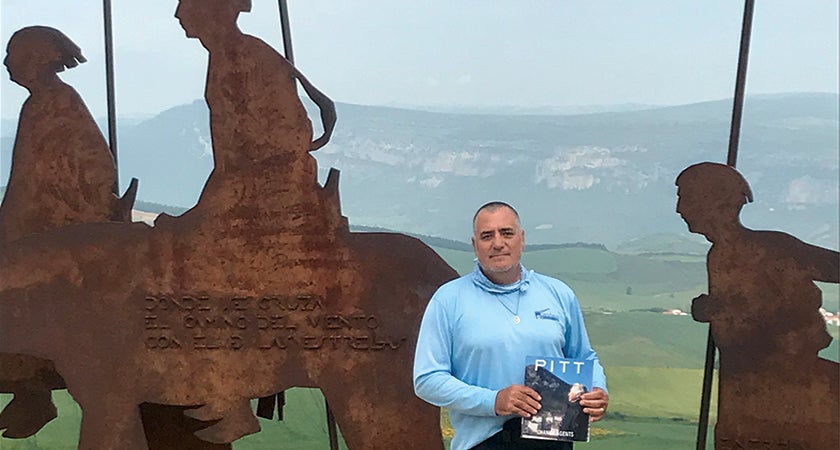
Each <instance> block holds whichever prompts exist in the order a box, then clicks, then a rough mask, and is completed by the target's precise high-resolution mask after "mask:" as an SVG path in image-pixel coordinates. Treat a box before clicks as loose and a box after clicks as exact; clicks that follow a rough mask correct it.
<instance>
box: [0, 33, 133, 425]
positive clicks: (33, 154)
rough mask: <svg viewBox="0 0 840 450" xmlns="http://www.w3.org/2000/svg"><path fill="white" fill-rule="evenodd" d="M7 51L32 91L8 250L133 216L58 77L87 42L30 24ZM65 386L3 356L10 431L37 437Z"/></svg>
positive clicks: (16, 76)
mask: <svg viewBox="0 0 840 450" xmlns="http://www.w3.org/2000/svg"><path fill="white" fill-rule="evenodd" d="M6 53H7V55H6V59H5V61H4V62H5V65H6V68H7V69H8V71H9V76H10V78H11V80H12V81H14V82H15V83H17V84H19V85H21V86H23V87H24V88H26V89H27V90H28V91H29V92H30V95H29V98H28V99H27V100H26V102H25V103H24V105H23V108H22V109H21V112H20V119H19V121H18V132H17V136H16V138H15V146H14V153H13V156H12V170H11V173H10V181H9V188H8V190H7V192H6V195H5V198H4V201H3V204H2V205H0V253H2V252H3V249H4V248H5V247H6V246H7V245H8V243H10V242H12V241H15V240H18V239H20V238H23V237H25V236H27V235H32V234H37V233H39V232H42V231H45V230H48V229H51V228H57V227H61V226H64V225H69V224H74V223H89V222H104V221H107V220H109V219H123V220H125V219H127V216H128V214H130V210H131V206H130V205H128V207H127V209H126V208H125V205H120V203H119V202H118V200H117V198H116V197H115V196H114V195H113V194H112V193H111V189H112V186H113V184H114V176H115V167H114V161H113V159H112V158H111V153H110V151H109V149H108V145H107V144H106V143H105V140H104V138H103V137H102V133H100V132H99V128H98V127H97V125H96V122H94V120H93V117H92V116H91V114H90V112H89V111H88V109H87V107H86V106H85V104H84V102H83V101H82V99H81V97H80V96H79V94H78V93H77V92H76V91H75V90H74V89H73V88H72V87H70V86H69V85H67V84H65V83H64V82H63V81H61V79H60V78H59V77H58V75H57V72H60V71H63V70H64V69H65V68H72V67H76V66H77V65H78V64H79V63H83V62H85V58H84V57H83V56H82V52H81V50H80V49H79V47H78V46H76V45H75V44H74V43H73V42H72V41H71V40H70V39H69V38H67V36H65V35H64V34H63V33H61V32H60V31H58V30H56V29H53V28H49V27H27V28H24V29H21V30H19V31H17V32H16V33H15V34H14V35H12V37H11V39H10V40H9V43H8V47H7V49H6ZM118 207H121V209H119V210H118ZM63 385H64V382H63V380H61V377H60V376H58V375H57V374H56V373H55V371H54V370H53V368H52V363H51V362H49V361H45V360H40V359H37V358H33V357H31V356H26V355H9V354H2V355H0V392H12V393H14V394H15V396H14V399H13V400H12V402H11V403H10V404H9V405H8V406H7V407H6V408H5V409H4V410H3V412H2V413H0V429H2V430H5V431H4V432H3V435H4V436H5V437H14V438H22V437H27V436H31V435H32V434H34V433H35V432H37V431H38V430H39V429H40V428H41V427H42V426H43V425H44V424H45V423H47V422H49V421H50V420H52V419H53V418H54V417H55V415H56V411H55V406H54V405H53V404H52V401H51V398H50V389H51V388H52V389H55V388H62V387H63Z"/></svg>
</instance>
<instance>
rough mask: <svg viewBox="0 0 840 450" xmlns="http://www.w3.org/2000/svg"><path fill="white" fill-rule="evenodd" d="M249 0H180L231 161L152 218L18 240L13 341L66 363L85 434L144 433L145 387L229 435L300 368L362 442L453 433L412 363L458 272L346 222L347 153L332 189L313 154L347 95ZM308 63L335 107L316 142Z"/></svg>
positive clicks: (1, 292) (215, 126)
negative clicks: (444, 427)
mask: <svg viewBox="0 0 840 450" xmlns="http://www.w3.org/2000/svg"><path fill="white" fill-rule="evenodd" d="M247 5H248V2H227V1H219V0H216V1H195V0H183V1H181V2H180V4H179V8H178V11H177V17H178V18H179V20H180V21H181V24H182V26H183V27H184V29H185V31H186V32H187V36H189V37H197V38H199V39H200V40H201V43H202V45H204V46H205V48H207V49H208V51H209V53H210V58H209V65H208V76H207V87H206V100H207V103H208V105H209V106H210V110H211V113H210V116H211V133H212V138H213V148H214V160H215V169H214V170H213V172H212V174H211V176H210V178H209V179H208V181H207V184H206V185H205V188H204V190H203V192H202V194H201V198H200V200H199V203H198V204H197V205H196V206H195V207H194V208H193V209H191V210H190V211H188V212H187V213H185V214H184V215H183V216H181V217H169V216H161V217H160V218H159V219H158V220H157V221H156V222H155V226H154V227H148V226H147V225H145V224H140V223H135V224H125V223H99V224H93V223H90V224H83V225H76V226H68V227H62V228H59V229H55V230H50V231H46V232H44V233H41V234H39V235H38V236H37V238H30V239H20V240H17V241H15V242H14V243H11V244H9V245H8V246H6V248H4V251H3V253H2V255H0V351H2V352H5V353H17V354H24V355H30V356H33V357H37V358H42V359H45V360H49V361H52V362H53V363H54V364H55V368H56V370H57V372H58V373H60V374H61V375H62V377H63V378H64V380H65V382H66V384H67V388H68V390H69V391H70V393H71V394H72V395H73V397H74V398H75V399H76V401H77V402H78V403H79V404H80V406H81V408H82V413H83V419H82V429H81V434H80V442H79V447H80V448H85V449H111V448H122V449H143V448H147V442H146V439H145V437H144V429H143V425H142V424H141V420H140V410H139V409H138V405H140V404H144V403H149V404H162V405H171V406H172V407H177V410H176V413H174V414H175V416H176V417H181V416H180V415H179V414H181V411H183V414H185V415H186V416H188V417H189V418H191V419H196V420H200V421H213V423H212V425H210V426H208V427H204V428H201V429H198V430H197V431H196V435H197V436H198V437H200V438H201V439H203V440H205V441H207V442H211V443H220V444H223V443H227V442H231V441H233V440H235V439H237V438H239V437H241V436H243V435H246V434H249V433H254V432H256V431H258V429H259V428H258V422H257V420H256V418H255V416H254V415H253V412H252V411H251V406H250V403H249V400H250V399H253V398H258V397H264V396H268V395H270V394H273V393H276V392H279V391H281V390H284V389H287V388H289V387H293V386H305V387H320V388H321V390H322V391H323V393H324V395H325V396H326V398H327V400H328V401H329V404H330V407H331V408H332V410H333V411H334V413H335V416H336V419H337V422H338V425H339V427H340V428H341V432H342V434H343V436H344V438H345V440H346V442H347V445H348V447H349V448H351V449H365V450H366V449H392V448H416V449H424V450H425V449H435V448H443V444H442V439H441V434H440V426H439V419H440V415H439V410H438V408H435V407H432V406H430V405H428V404H426V403H425V402H423V401H421V400H419V399H418V398H416V397H415V395H414V393H413V387H412V383H411V370H412V369H411V368H412V358H413V352H414V343H415V338H416V334H417V331H418V328H419V323H420V319H421V316H422V314H423V311H424V309H425V305H426V303H427V301H428V299H429V298H430V297H431V295H432V293H433V292H434V290H435V289H436V288H437V287H438V286H439V285H440V284H442V283H443V282H445V281H447V280H449V279H452V278H454V277H455V276H456V273H455V272H454V271H453V270H452V269H451V268H450V267H449V266H447V265H446V264H445V263H444V262H443V260H441V259H440V258H439V257H438V256H437V255H436V254H435V253H434V252H433V251H432V250H431V249H429V248H428V247H426V246H425V245H424V244H422V243H421V242H420V241H418V240H416V239H413V238H409V237H406V236H403V235H398V234H386V233H376V234H356V233H350V232H349V229H348V227H347V221H346V219H345V218H344V217H342V216H341V212H340V206H339V199H338V190H337V189H338V188H337V186H338V177H337V171H333V172H332V173H331V176H330V178H329V180H328V182H327V184H326V186H325V187H323V188H321V187H320V186H319V185H318V183H317V179H316V166H315V161H314V159H313V158H312V156H311V155H310V154H309V152H310V151H311V150H314V149H317V148H318V147H320V146H321V145H323V144H325V143H326V141H327V140H328V139H329V134H330V133H331V132H332V123H331V122H334V108H333V107H332V102H330V101H329V99H327V98H326V97H325V96H324V95H323V94H322V93H320V92H319V91H317V89H315V88H314V86H312V85H311V84H310V83H309V82H308V81H307V80H306V79H305V78H304V77H303V76H302V75H301V74H300V73H299V72H297V70H295V69H294V68H293V67H292V66H291V65H290V64H288V62H286V61H285V60H284V59H283V58H282V57H281V56H280V55H278V54H277V53H276V52H275V51H274V50H273V49H271V48H270V47H269V46H267V45H266V44H265V43H263V42H262V41H260V40H259V39H256V38H254V37H252V36H247V35H244V34H242V33H241V32H239V30H238V29H237V28H236V25H235V22H236V18H237V15H238V13H239V12H241V11H242V10H246V9H247V8H246V6H247ZM295 78H297V79H298V80H299V81H300V82H301V84H302V86H303V87H304V90H305V91H306V92H307V94H309V95H310V97H313V100H314V101H315V102H316V104H318V105H319V106H320V107H321V109H322V111H321V118H322V120H323V121H324V122H325V124H324V129H325V130H326V132H325V134H324V135H323V136H320V137H319V138H317V139H315V140H314V141H313V139H312V131H311V124H310V122H309V119H308V118H307V117H306V112H305V111H304V109H303V106H302V104H301V103H300V100H299V99H298V98H297V96H296V95H295V93H294V92H295V90H294V79H295ZM11 188H12V186H10V190H11ZM74 188H78V187H74ZM9 209H10V213H12V212H13V211H14V210H12V209H11V208H9ZM33 330H34V331H33ZM144 412H146V411H144ZM161 414H163V413H161ZM166 414H173V413H172V410H171V409H170V410H168V411H167V412H166ZM170 417H171V416H170ZM154 420H157V423H167V422H168V421H167V419H165V418H162V415H156V416H154V417H150V418H149V420H146V425H147V429H146V431H147V432H148V425H149V423H151V422H152V421H154ZM195 423H196V422H191V426H195ZM158 445H159V447H158V448H178V446H177V445H176V444H166V443H165V442H164V441H163V440H161V441H159V442H158ZM167 445H171V447H167ZM280 446H281V444H280V443H278V448H280Z"/></svg>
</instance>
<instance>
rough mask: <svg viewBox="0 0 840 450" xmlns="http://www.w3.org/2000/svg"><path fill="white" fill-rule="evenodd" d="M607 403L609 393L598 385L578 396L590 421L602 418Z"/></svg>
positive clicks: (497, 401)
mask: <svg viewBox="0 0 840 450" xmlns="http://www.w3.org/2000/svg"><path fill="white" fill-rule="evenodd" d="M498 403H499V400H498V397H497V399H496V404H497V405H498ZM609 404H610V396H609V394H607V391H605V390H603V389H601V388H599V387H596V388H594V389H592V392H587V393H585V394H583V395H581V396H580V406H583V412H584V413H586V414H589V421H590V422H597V421H599V420H601V419H603V418H604V413H605V412H607V406H609Z"/></svg>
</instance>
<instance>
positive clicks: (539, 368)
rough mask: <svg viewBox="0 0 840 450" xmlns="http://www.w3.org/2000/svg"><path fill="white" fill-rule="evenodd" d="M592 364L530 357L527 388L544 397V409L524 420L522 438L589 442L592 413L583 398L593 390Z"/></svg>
mask: <svg viewBox="0 0 840 450" xmlns="http://www.w3.org/2000/svg"><path fill="white" fill-rule="evenodd" d="M592 372H593V362H592V361H587V360H578V359H568V358H551V357H542V356H529V357H528V358H527V359H526V366H525V383H524V384H525V386H528V387H530V388H532V389H534V390H535V391H537V392H538V393H539V394H540V396H541V397H542V400H541V402H540V403H541V404H542V408H541V409H540V410H539V411H538V412H537V413H536V414H534V415H533V416H532V417H531V418H529V419H525V418H523V419H522V437H523V438H529V439H545V440H555V441H584V442H586V441H589V414H585V413H584V412H583V407H582V406H581V405H580V396H581V395H583V394H584V393H585V392H589V391H590V390H592Z"/></svg>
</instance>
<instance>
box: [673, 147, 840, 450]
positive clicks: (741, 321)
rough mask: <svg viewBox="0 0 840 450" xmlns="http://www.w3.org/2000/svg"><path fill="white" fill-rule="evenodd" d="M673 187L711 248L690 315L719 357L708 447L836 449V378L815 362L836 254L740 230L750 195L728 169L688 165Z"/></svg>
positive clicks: (823, 340)
mask: <svg viewBox="0 0 840 450" xmlns="http://www.w3.org/2000/svg"><path fill="white" fill-rule="evenodd" d="M677 186H678V196H679V200H678V203H677V212H678V213H679V214H680V215H681V216H682V217H683V219H684V220H685V221H686V223H687V224H688V226H689V230H690V231H692V232H694V233H699V234H702V235H704V236H706V238H707V239H708V240H709V241H710V242H711V243H712V247H711V249H710V251H709V255H708V261H707V266H708V275H709V293H708V294H704V295H701V296H699V297H698V298H696V299H695V300H694V301H693V303H692V316H693V317H694V319H695V320H697V321H700V322H708V323H709V324H710V326H711V332H712V335H713V337H714V341H715V344H717V346H718V348H719V350H720V369H719V384H718V386H719V391H718V421H717V425H716V426H715V448H719V449H730V448H732V449H734V448H756V449H758V448H802V449H806V448H807V449H836V448H838V447H840V442H838V430H840V419H839V418H838V415H840V392H839V390H840V369H839V368H838V364H837V363H834V362H831V361H827V360H824V359H821V358H819V357H818V352H819V351H820V350H821V349H823V348H825V347H827V346H828V345H829V343H830V342H831V336H830V335H829V334H828V332H827V331H826V326H825V321H824V320H823V317H822V315H821V314H820V312H819V308H820V306H821V302H822V296H821V291H820V290H819V288H818V287H817V286H816V285H815V284H814V281H823V282H830V283H837V282H838V278H840V255H838V253H837V252H836V251H833V250H828V249H824V248H820V247H817V246H813V245H810V244H806V243H804V242H802V241H800V240H799V239H797V238H795V237H793V236H791V235H789V234H786V233H782V232H778V231H761V230H751V229H749V228H746V227H744V226H743V225H741V223H740V220H739V214H740V210H741V207H742V206H743V205H744V204H745V203H747V202H749V201H752V193H751V191H750V188H749V185H748V184H747V182H746V180H744V179H743V177H741V175H740V174H739V173H738V172H737V171H735V169H733V168H731V167H728V166H725V165H722V164H715V163H701V164H697V165H694V166H691V167H689V168H688V169H686V170H685V171H684V172H683V173H682V174H681V175H680V177H679V178H678V179H677Z"/></svg>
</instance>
